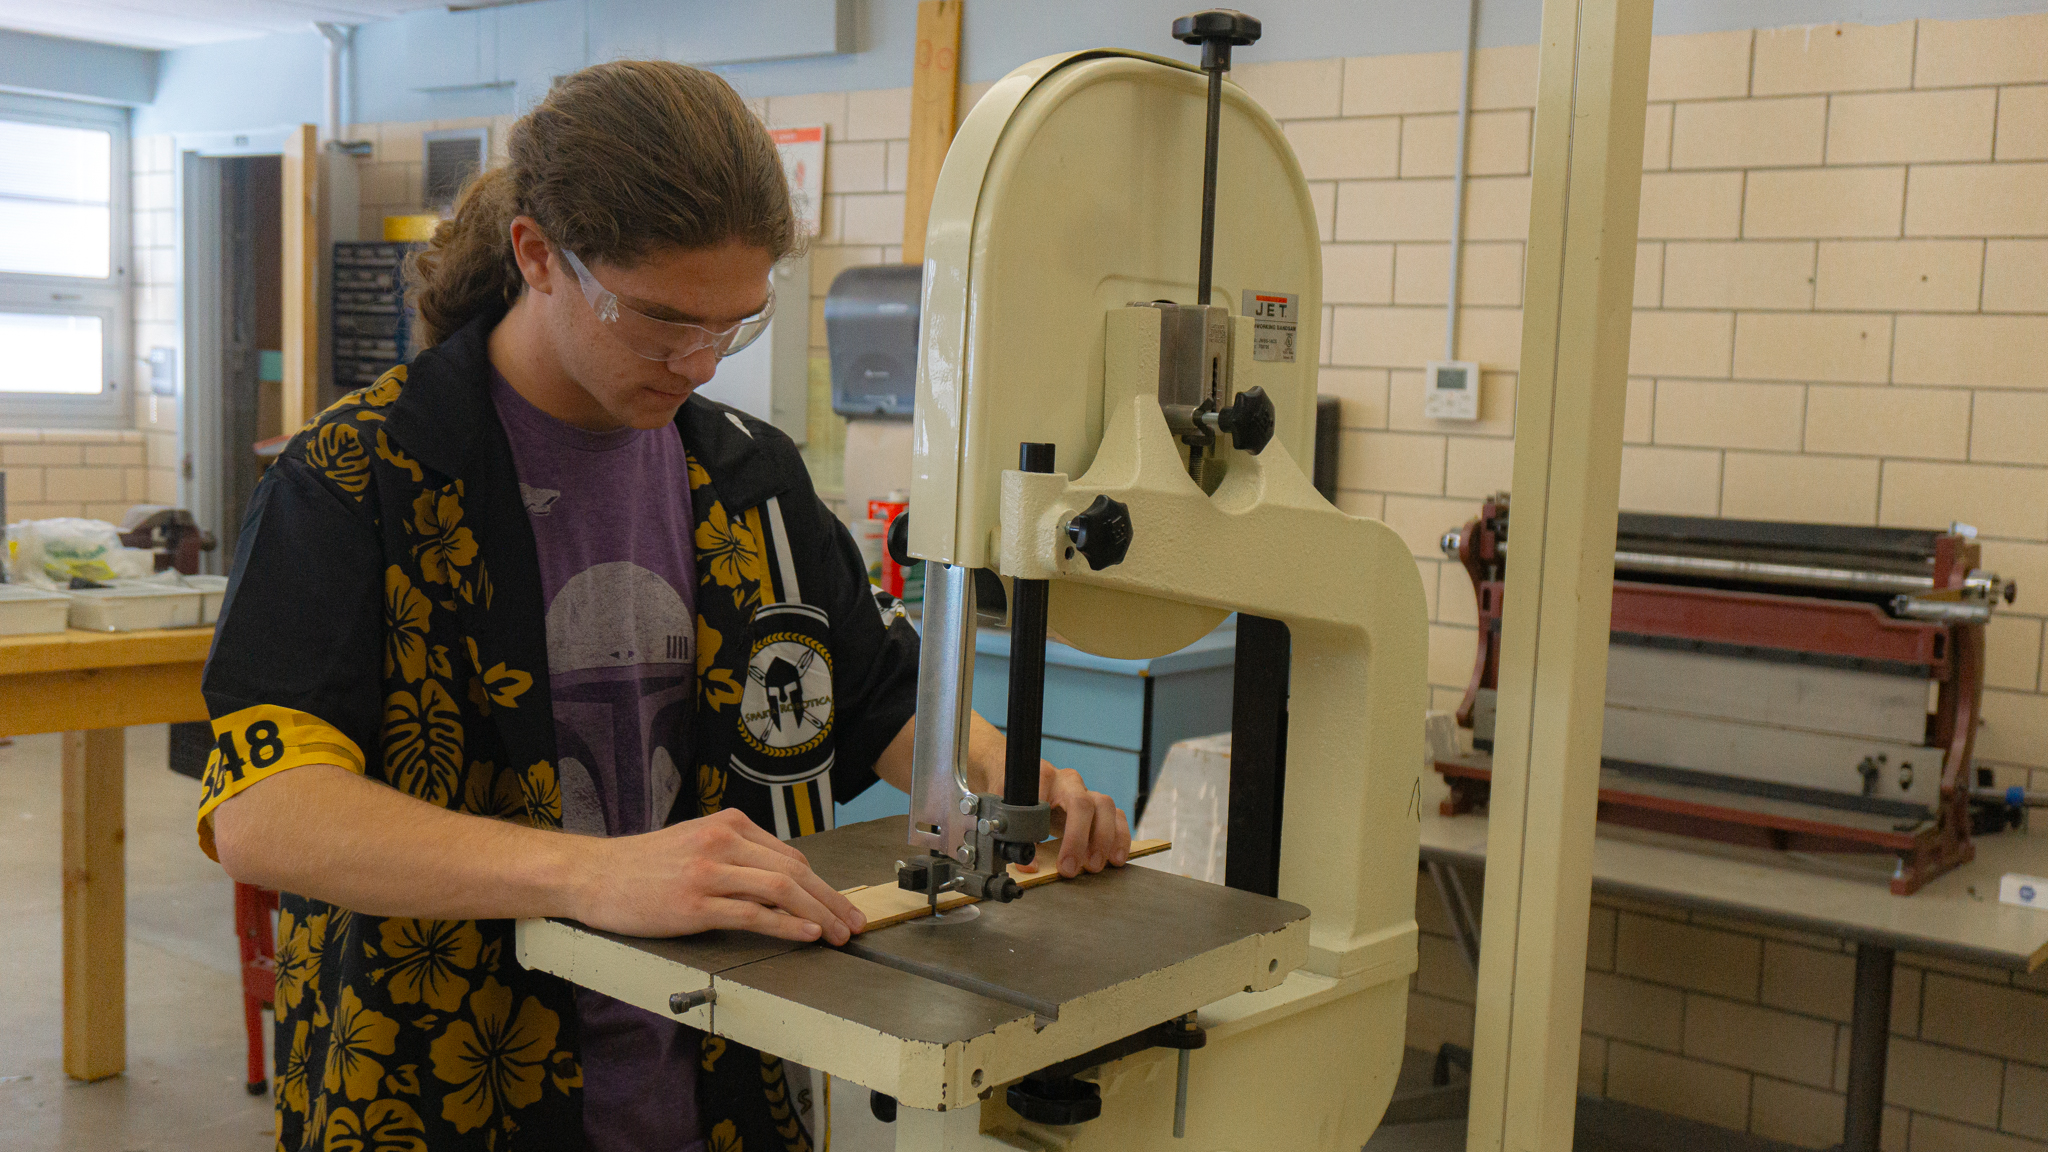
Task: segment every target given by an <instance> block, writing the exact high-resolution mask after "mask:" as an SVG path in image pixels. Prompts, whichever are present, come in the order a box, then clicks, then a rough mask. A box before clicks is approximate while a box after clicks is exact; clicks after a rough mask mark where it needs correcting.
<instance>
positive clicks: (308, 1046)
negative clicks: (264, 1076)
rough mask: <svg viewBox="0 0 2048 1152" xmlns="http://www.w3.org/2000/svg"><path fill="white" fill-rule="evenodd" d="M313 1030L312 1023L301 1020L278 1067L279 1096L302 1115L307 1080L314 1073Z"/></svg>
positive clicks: (290, 1107)
mask: <svg viewBox="0 0 2048 1152" xmlns="http://www.w3.org/2000/svg"><path fill="white" fill-rule="evenodd" d="M312 1032H313V1029H312V1025H310V1024H308V1023H307V1022H306V1021H304V1020H301V1021H299V1023H298V1026H297V1027H296V1028H295V1029H293V1031H292V1043H291V1047H290V1048H288V1049H286V1050H285V1057H284V1062H283V1063H282V1064H280V1065H279V1066H278V1069H277V1098H278V1099H279V1100H280V1101H282V1102H283V1103H284V1106H285V1107H286V1108H289V1109H291V1110H292V1111H293V1112H296V1113H298V1114H299V1115H301V1116H303V1115H305V1114H306V1081H307V1080H308V1079H309V1078H310V1076H311V1075H312V1067H311V1066H312V1062H313V1057H312V1047H313V1046H312Z"/></svg>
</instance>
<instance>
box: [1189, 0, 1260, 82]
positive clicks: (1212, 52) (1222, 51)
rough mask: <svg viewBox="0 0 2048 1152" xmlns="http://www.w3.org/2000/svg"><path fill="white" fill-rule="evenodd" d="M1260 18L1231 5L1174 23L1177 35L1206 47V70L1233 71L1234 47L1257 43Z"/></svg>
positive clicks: (1204, 66)
mask: <svg viewBox="0 0 2048 1152" xmlns="http://www.w3.org/2000/svg"><path fill="white" fill-rule="evenodd" d="M1259 32H1260V28H1259V18H1258V17H1256V16H1247V15H1245V14H1244V13H1242V12H1239V11H1236V10H1235V9H1231V8H1211V9H1209V10H1208V11H1206V12H1197V13H1195V14H1194V15H1192V16H1183V17H1181V18H1180V19H1178V20H1175V21H1174V22H1173V38H1174V39H1175V40H1179V41H1180V42H1182V43H1184V44H1200V45H1201V46H1202V70H1203V71H1205V72H1219V71H1220V72H1228V71H1230V50H1231V48H1232V47H1240V48H1241V47H1243V46H1245V45H1247V44H1252V43H1255V42H1257V40H1258V38H1259Z"/></svg>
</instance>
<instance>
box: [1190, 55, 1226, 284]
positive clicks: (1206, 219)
mask: <svg viewBox="0 0 2048 1152" xmlns="http://www.w3.org/2000/svg"><path fill="white" fill-rule="evenodd" d="M1219 48H1220V49H1221V55H1222V64H1221V66H1220V67H1218V66H1214V64H1213V61H1214V60H1215V58H1216V56H1217V55H1218V49H1219ZM1202 67H1204V68H1206V69H1208V70H1209V133H1208V137H1207V140H1206V143H1205V146H1204V148H1203V154H1202V266H1201V275H1200V279H1199V280H1197V281H1196V287H1195V303H1197V304H1207V303H1208V302H1209V290H1210V284H1211V279H1210V272H1211V271H1212V270H1213V269H1214V268H1215V265H1216V142H1217V141H1216V137H1217V135H1218V133H1219V131H1220V130H1221V128H1222V126H1223V73H1224V72H1226V71H1228V70H1229V68H1230V46H1229V44H1228V43H1227V42H1226V43H1223V44H1221V45H1219V44H1218V43H1217V42H1216V41H1214V40H1211V41H1209V42H1208V44H1206V45H1204V46H1203V49H1202Z"/></svg>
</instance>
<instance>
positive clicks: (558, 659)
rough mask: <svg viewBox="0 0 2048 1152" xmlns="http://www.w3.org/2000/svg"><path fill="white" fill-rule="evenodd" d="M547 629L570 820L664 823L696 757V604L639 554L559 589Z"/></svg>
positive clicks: (592, 830)
mask: <svg viewBox="0 0 2048 1152" xmlns="http://www.w3.org/2000/svg"><path fill="white" fill-rule="evenodd" d="M547 632H548V663H549V665H550V667H549V673H550V677H551V681H550V682H551V684H552V686H553V691H554V712H555V725H556V728H555V733H556V742H557V746H558V749H559V754H560V759H559V761H558V762H557V764H556V773H557V775H558V777H559V779H560V781H561V789H562V826H563V827H564V828H566V829H568V830H569V831H572V832H581V833H585V834H587V835H594V836H605V835H611V836H622V835H632V834H634V833H637V832H645V831H648V830H651V829H654V828H658V827H660V826H661V825H662V822H663V820H664V818H665V817H666V816H667V815H668V811H669V808H670V806H671V805H673V804H674V803H675V798H676V795H677V793H679V792H681V791H682V784H683V776H682V771H681V769H680V768H678V764H679V763H687V762H688V755H689V754H688V749H687V748H686V747H685V746H684V745H683V742H684V741H685V740H687V739H688V734H689V715H690V713H691V711H692V709H693V701H694V697H693V686H694V682H693V677H692V673H693V671H694V668H695V662H696V658H697V654H696V624H695V621H694V618H693V616H692V613H691V611H690V607H689V605H688V604H686V603H684V602H683V598H682V596H681V595H679V594H678V593H677V592H676V590H675V589H674V588H673V587H671V586H670V584H669V582H668V581H667V580H664V579H663V578H662V577H661V576H660V575H658V574H657V573H655V572H652V571H650V570H648V569H646V568H643V567H641V566H640V565H638V564H635V563H632V562H630V561H615V562H612V563H605V564H597V565H593V566H591V567H589V568H586V569H584V570H583V571H581V572H578V573H577V574H576V575H574V576H572V577H570V578H569V579H568V580H567V581H566V582H565V583H564V584H563V585H562V587H561V589H560V590H559V591H557V592H556V593H555V596H554V599H553V600H552V601H551V602H549V604H548V608H547Z"/></svg>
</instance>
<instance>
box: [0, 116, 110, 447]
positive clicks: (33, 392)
mask: <svg viewBox="0 0 2048 1152" xmlns="http://www.w3.org/2000/svg"><path fill="white" fill-rule="evenodd" d="M127 186H128V114H127V112H126V111H125V110H124V109H119V108H108V107H101V106H98V105H91V104H77V103H72V102H69V101H63V100H45V99H38V98H34V97H26V96H8V95H0V424H4V425H13V426H26V427H38V426H40V427H67V426H68V427H79V426H94V425H99V426H110V425H120V424H123V423H126V420H127V412H126V405H125V403H124V401H125V400H126V392H127V383H126V378H127V377H128V375H129V373H128V371H127V348H128V343H129V336H128V331H129V324H128V303H127V296H128V293H127V284H128V269H127V264H128V259H129V257H128V250H127V240H128V229H127V212H128V195H127Z"/></svg>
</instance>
